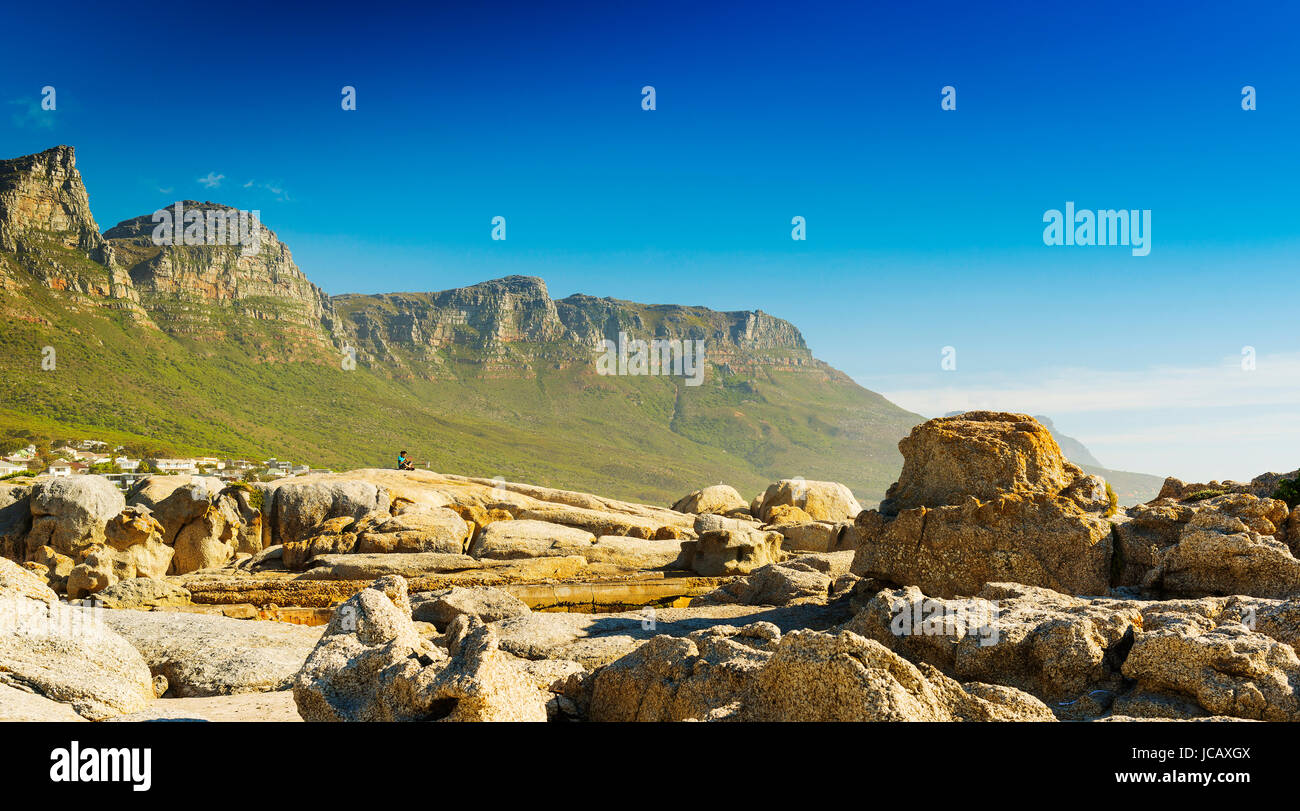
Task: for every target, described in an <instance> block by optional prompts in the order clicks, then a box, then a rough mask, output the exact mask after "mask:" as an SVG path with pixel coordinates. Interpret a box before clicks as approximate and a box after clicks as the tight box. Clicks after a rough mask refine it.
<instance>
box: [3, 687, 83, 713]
mask: <svg viewBox="0 0 1300 811" xmlns="http://www.w3.org/2000/svg"><path fill="white" fill-rule="evenodd" d="M84 720H86V719H85V718H82V717H81V716H80V715H77V712H76V710H74V709H72V707H70V706H69V705H67V704H62V703H60V702H58V701H51V700H50V699H48V698H46V697H45V696H42V695H38V694H36V693H29V692H27V691H26V690H19V689H18V688H16V687H10V686H9V685H7V684H0V722H2V721H84Z"/></svg>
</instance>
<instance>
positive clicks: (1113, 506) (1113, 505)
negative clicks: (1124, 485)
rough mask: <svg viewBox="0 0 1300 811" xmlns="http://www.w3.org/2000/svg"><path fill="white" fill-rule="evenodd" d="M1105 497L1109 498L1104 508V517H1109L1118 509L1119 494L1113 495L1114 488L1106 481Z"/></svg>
mask: <svg viewBox="0 0 1300 811" xmlns="http://www.w3.org/2000/svg"><path fill="white" fill-rule="evenodd" d="M1106 498H1108V499H1110V506H1109V507H1107V508H1106V517H1107V518H1110V517H1111V516H1112V515H1114V514H1115V513H1116V512H1118V511H1119V496H1117V495H1115V488H1114V487H1111V486H1110V482H1106Z"/></svg>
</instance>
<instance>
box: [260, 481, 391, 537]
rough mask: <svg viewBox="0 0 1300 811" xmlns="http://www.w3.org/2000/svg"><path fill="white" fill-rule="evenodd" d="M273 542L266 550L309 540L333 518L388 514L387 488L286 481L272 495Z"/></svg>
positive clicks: (367, 483)
mask: <svg viewBox="0 0 1300 811" xmlns="http://www.w3.org/2000/svg"><path fill="white" fill-rule="evenodd" d="M268 498H269V499H270V508H269V510H270V511H269V518H268V521H267V524H266V525H267V526H268V527H269V535H270V538H269V539H267V540H268V542H267V543H265V544H264V545H265V546H272V545H274V544H289V543H292V542H294V541H300V540H303V539H305V538H307V537H309V536H310V534H311V531H312V530H313V529H314V528H315V527H318V526H320V525H321V524H322V523H324V522H325V521H327V520H328V519H330V518H341V517H348V518H354V519H358V520H359V519H361V518H365V517H366V516H370V515H375V514H377V513H378V514H384V513H388V512H389V508H390V505H391V496H390V495H389V492H388V490H387V489H386V488H383V487H380V486H378V485H376V484H374V483H373V482H370V481H366V480H363V479H343V480H313V481H302V482H298V481H292V480H290V481H287V482H284V483H283V484H277V485H276V486H275V488H274V489H273V490H272V491H271V493H270V494H269V496H268Z"/></svg>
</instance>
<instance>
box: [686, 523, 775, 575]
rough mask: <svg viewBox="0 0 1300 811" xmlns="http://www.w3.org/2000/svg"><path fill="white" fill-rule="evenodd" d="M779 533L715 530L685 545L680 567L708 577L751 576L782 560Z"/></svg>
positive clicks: (751, 530)
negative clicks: (754, 572)
mask: <svg viewBox="0 0 1300 811" xmlns="http://www.w3.org/2000/svg"><path fill="white" fill-rule="evenodd" d="M783 540H784V539H783V538H782V537H781V533H779V532H763V531H760V530H754V529H716V530H709V531H707V532H703V533H701V534H700V537H699V538H698V539H697V540H694V541H684V542H683V543H682V562H681V566H682V568H685V569H690V570H693V571H694V572H695V573H696V574H700V575H704V576H705V577H723V576H727V575H737V574H749V573H750V572H752V571H753V570H755V569H757V568H759V567H760V566H766V565H768V564H769V563H776V562H777V561H778V560H779V559H780V557H781V542H782V541H783Z"/></svg>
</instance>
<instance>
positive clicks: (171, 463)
mask: <svg viewBox="0 0 1300 811" xmlns="http://www.w3.org/2000/svg"><path fill="white" fill-rule="evenodd" d="M150 461H152V462H153V466H154V467H156V468H158V472H159V473H198V472H199V467H198V465H197V464H195V462H194V460H193V459H152V460H150Z"/></svg>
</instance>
